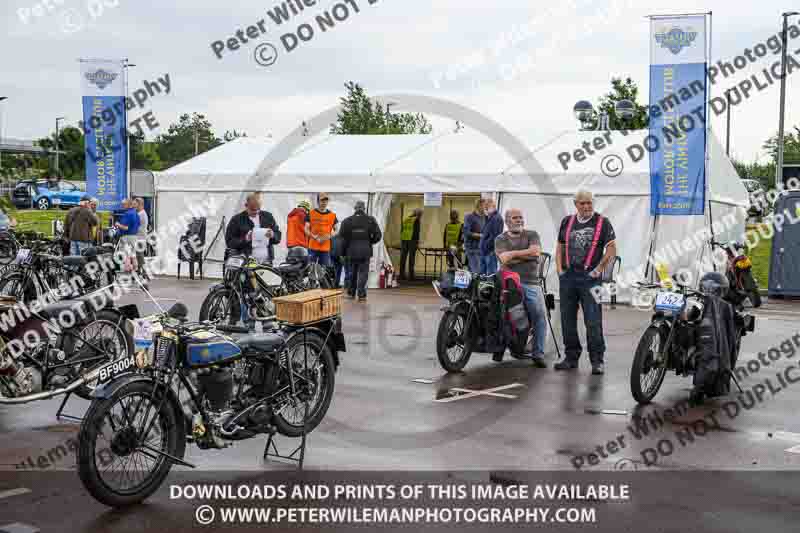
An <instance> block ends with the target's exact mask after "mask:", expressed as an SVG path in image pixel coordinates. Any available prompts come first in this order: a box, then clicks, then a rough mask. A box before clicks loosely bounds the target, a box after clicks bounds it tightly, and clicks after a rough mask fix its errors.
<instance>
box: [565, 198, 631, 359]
mask: <svg viewBox="0 0 800 533" xmlns="http://www.w3.org/2000/svg"><path fill="white" fill-rule="evenodd" d="M575 211H576V213H575V214H573V215H568V216H566V217H564V219H563V220H562V221H561V227H560V228H559V231H558V244H557V245H556V270H557V271H558V285H559V297H560V308H561V330H562V332H563V335H564V353H565V355H564V360H563V361H561V362H559V363H556V365H555V366H554V368H555V369H556V370H572V369H575V368H578V360H579V359H580V357H581V350H582V347H581V341H580V339H579V338H578V306H580V307H581V308H582V309H583V323H584V325H585V326H586V343H587V344H588V349H589V360H590V361H591V363H592V374H603V373H605V367H604V364H605V363H604V357H605V351H606V343H605V339H604V338H603V309H602V307H601V305H600V302H598V301H597V300H596V299H595V297H594V294H593V292H592V289H593V288H594V287H596V286H597V285H599V284H600V283H602V273H603V270H605V268H606V265H608V263H609V261H611V260H612V259H613V258H614V257H615V256H616V255H617V244H616V239H617V236H616V235H615V233H614V228H613V227H612V226H611V222H609V220H608V219H607V218H606V217H604V216H603V215H601V214H600V213H596V212H595V211H594V199H593V197H592V193H591V192H589V191H584V190H581V191H578V192H577V193H575Z"/></svg>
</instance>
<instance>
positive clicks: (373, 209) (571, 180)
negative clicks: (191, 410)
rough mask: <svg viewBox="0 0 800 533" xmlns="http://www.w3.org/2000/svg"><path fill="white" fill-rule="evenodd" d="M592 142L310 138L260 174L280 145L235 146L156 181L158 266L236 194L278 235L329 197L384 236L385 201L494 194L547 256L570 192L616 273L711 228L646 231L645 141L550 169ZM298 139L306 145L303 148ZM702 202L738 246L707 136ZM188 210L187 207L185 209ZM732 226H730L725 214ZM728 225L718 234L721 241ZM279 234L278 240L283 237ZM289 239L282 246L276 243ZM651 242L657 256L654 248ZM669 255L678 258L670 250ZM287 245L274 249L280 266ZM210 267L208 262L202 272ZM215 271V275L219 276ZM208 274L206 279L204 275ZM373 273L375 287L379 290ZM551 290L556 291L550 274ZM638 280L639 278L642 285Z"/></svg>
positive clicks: (742, 202) (618, 140) (573, 135)
mask: <svg viewBox="0 0 800 533" xmlns="http://www.w3.org/2000/svg"><path fill="white" fill-rule="evenodd" d="M599 133H600V132H564V133H561V134H559V135H557V136H555V137H554V138H552V139H550V140H549V141H547V142H546V143H543V144H539V145H538V146H537V144H535V143H533V142H531V141H530V140H528V139H525V138H523V139H521V141H522V143H523V144H524V145H525V146H528V147H530V148H529V149H530V152H531V153H532V158H529V159H527V160H523V161H519V160H518V159H519V156H516V157H515V156H514V155H512V153H510V152H511V151H510V150H509V151H507V150H506V149H504V147H502V146H499V145H497V144H496V143H494V142H492V141H491V140H489V139H487V138H486V137H484V136H483V135H481V134H478V133H476V132H472V131H460V132H454V133H446V134H442V135H376V136H366V135H352V136H347V135H324V136H321V137H316V138H310V139H308V140H307V142H305V143H301V142H298V143H297V144H298V147H296V148H294V149H293V150H291V151H289V152H287V153H288V156H287V157H281V158H278V160H277V161H276V162H275V164H273V165H272V166H271V169H265V168H264V167H265V161H268V160H271V159H273V158H274V157H275V153H276V151H277V149H276V146H277V144H276V143H275V142H274V141H273V140H272V139H263V138H250V137H245V138H240V139H237V140H235V141H232V142H229V143H226V144H224V145H222V146H220V147H217V148H215V149H213V150H210V151H208V152H206V153H203V154H201V155H199V156H197V157H195V158H192V159H190V160H188V161H186V162H184V163H181V164H179V165H177V166H175V167H172V168H170V169H168V170H166V171H164V172H159V173H156V180H155V189H156V224H157V225H158V228H157V229H158V230H159V231H160V233H161V235H162V236H163V237H164V238H163V239H162V245H161V246H160V247H159V248H160V249H159V256H160V257H162V259H165V261H166V264H167V272H173V273H174V272H175V270H176V268H175V267H176V261H175V258H174V257H175V255H176V254H175V252H172V251H173V250H177V246H178V238H179V234H180V231H178V232H176V231H169V232H165V231H164V228H166V227H169V226H170V223H172V224H173V227H181V228H183V227H185V224H182V225H180V226H179V224H178V221H180V222H183V221H182V220H180V217H181V216H184V217H186V216H188V214H189V212H190V209H197V206H199V205H202V204H204V203H205V202H207V201H209V200H212V201H213V205H214V206H215V208H214V210H213V212H212V213H211V214H209V215H208V216H207V237H206V239H207V242H210V241H211V240H212V239H213V238H214V236H215V235H216V234H217V232H218V230H219V229H220V227H221V225H222V224H223V222H225V223H226V222H227V220H229V219H230V217H231V215H233V214H235V213H237V212H239V211H241V210H242V208H243V200H244V194H245V193H247V192H251V191H254V190H257V191H261V192H263V195H264V208H265V209H267V210H269V211H271V212H272V214H273V215H274V216H275V218H276V220H277V221H278V223H279V225H280V226H281V228H282V229H285V224H286V217H287V215H288V213H289V211H290V210H291V209H292V208H293V207H294V206H295V205H296V204H297V202H298V201H299V200H301V199H308V198H311V197H313V196H314V195H315V194H316V193H318V192H321V191H325V192H327V193H329V195H330V198H331V201H330V209H332V210H333V211H334V212H336V213H337V214H338V215H339V218H340V219H342V218H344V217H346V216H349V215H350V214H351V213H352V212H353V205H354V203H355V202H356V200H359V199H360V200H364V201H365V202H367V203H368V206H369V211H370V213H371V214H373V215H374V216H375V217H376V218H377V219H378V222H379V223H380V224H381V225H384V224H385V222H386V219H387V217H388V213H389V206H390V204H391V198H392V194H393V193H425V192H429V193H430V192H441V193H484V194H487V193H491V194H494V195H496V197H497V198H498V200H499V205H500V209H505V208H508V207H511V206H514V207H519V208H521V209H522V210H523V211H524V212H525V214H526V226H527V227H528V228H530V229H535V230H537V231H538V232H539V233H540V235H541V237H542V242H543V245H544V248H545V251H548V252H552V251H553V250H554V248H555V239H556V231H557V226H558V222H559V221H560V220H561V218H562V217H563V216H565V215H567V214H568V213H571V212H572V211H573V210H574V208H573V206H572V196H573V194H574V193H575V191H577V190H578V189H588V190H591V191H593V192H594V194H595V197H596V201H595V206H596V209H597V210H598V211H600V212H601V213H603V214H604V215H605V216H607V217H609V219H610V220H611V222H612V224H613V225H614V227H615V229H616V232H617V238H618V253H619V255H620V256H621V257H622V258H623V270H629V269H632V268H636V267H637V266H639V265H643V264H644V263H645V262H646V258H647V256H648V254H649V253H650V252H651V251H658V250H661V249H662V248H663V247H664V246H665V245H668V244H669V243H671V242H672V241H675V240H678V241H680V240H682V239H684V238H686V237H687V236H688V235H690V234H691V233H692V232H695V231H698V230H701V229H702V228H704V227H707V225H708V216H706V217H703V216H680V217H677V216H671V217H660V220H659V221H658V223H657V224H654V220H653V217H651V216H650V184H649V176H650V172H649V167H648V158H647V156H646V155H645V157H643V158H642V159H641V160H639V161H633V160H632V159H631V158H630V156H629V155H628V154H627V152H626V148H627V147H628V146H629V145H631V144H635V143H637V142H638V143H639V144H641V142H642V139H643V138H644V137H645V136H646V135H647V132H646V131H636V132H629V134H628V135H623V134H621V133H620V132H610V133H607V134H608V135H610V138H611V140H612V143H611V145H610V146H609V147H607V148H606V149H604V150H601V151H599V152H597V153H596V154H595V155H593V156H590V157H588V158H586V159H585V160H584V161H582V162H579V163H576V162H574V161H573V162H570V164H569V169H568V170H566V171H565V170H564V169H563V168H562V166H561V164H560V162H559V160H558V155H559V154H560V153H562V152H570V153H571V152H573V151H574V150H576V149H578V148H581V146H582V143H584V141H588V142H590V143H591V142H593V140H594V139H595V138H596V137H597V136H598V134H599ZM303 140H305V139H303ZM709 154H710V162H709V172H708V174H709V178H708V180H707V181H708V200H710V203H711V206H712V215H713V217H712V219H713V222H714V225H715V227H714V229H715V232H716V233H717V234H718V240H724V239H726V238H729V237H739V236H740V235H741V233H742V232H743V230H744V217H743V216H741V213H742V208H744V207H746V206H747V205H748V196H747V192H746V190H745V188H744V186H743V185H742V183H741V181H740V180H739V177H738V175H737V173H736V171H735V169H734V168H733V165H732V164H731V162H730V160H729V159H728V158H727V157H726V156H725V154H724V152H723V151H722V150H721V148H720V145H719V142H718V141H717V140H716V138H714V137H713V136H711V137H710V150H709ZM607 155H618V156H620V158H621V161H622V164H623V165H624V170H623V171H622V173H621V174H620V175H618V176H616V177H607V176H605V175H604V174H603V173H602V172H601V171H600V165H601V161H602V159H603V157H605V156H607ZM193 206H194V207H193ZM733 213H736V214H737V215H738V216H737V218H736V221H735V222H734V221H733V219H732V217H730V216H728V218H727V219H725V218H724V217H725V216H726V215H731V214H733ZM723 220H726V221H727V228H726V231H725V233H724V234H720V233H721V232H720V231H719V230H720V229H721V228H722V225H723V223H722V221H723ZM284 234H285V232H284ZM284 239H285V236H284ZM653 241H655V248H653V249H651V245H652V243H653ZM669 250H674V248H672V249H669ZM223 253H224V228H222V232H221V233H220V234H219V236H218V238H217V239H216V241H215V242H214V244H213V246H212V247H211V248H210V250H208V255H207V257H208V258H209V259H216V260H220V259H221V258H222V257H223ZM703 253H705V254H707V253H708V252H707V250H706V251H703V250H702V249H699V248H698V249H689V247H688V246H685V247H684V251H683V253H673V254H669V253H668V254H666V255H664V254H662V256H663V257H664V262H665V263H667V264H668V266H669V267H670V268H671V269H672V270H674V269H676V268H678V267H682V266H688V265H691V264H694V263H695V262H696V261H697V259H698V258H699V257H700V256H701V255H702V254H703ZM284 254H285V245H284V246H280V247H278V248H277V249H276V256H277V257H276V258H277V259H278V260H280V259H282V258H283V256H284ZM380 261H388V253H387V251H386V249H385V247H384V246H383V245H382V244H381V245H377V246H376V263H377V264H380ZM207 264H208V263H207ZM217 272H218V269H217ZM211 273H212V275H213V273H214V271H213V269H212V270H211ZM374 274H375V272H374V268H373V276H372V277H373V279H371V284H372V285H373V286H374V284H375V281H376V280H375V279H374V278H375V275H374ZM551 276H552V278H551V279H549V282H550V286H551V287H555V286H556V284H557V280H556V279H555V276H554V275H553V273H552V271H551ZM639 279H641V275H639Z"/></svg>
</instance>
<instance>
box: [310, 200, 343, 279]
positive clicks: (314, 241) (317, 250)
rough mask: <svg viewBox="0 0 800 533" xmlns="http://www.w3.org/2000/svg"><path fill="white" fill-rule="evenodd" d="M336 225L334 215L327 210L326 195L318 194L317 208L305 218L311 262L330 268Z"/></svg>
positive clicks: (336, 221) (337, 222) (337, 221)
mask: <svg viewBox="0 0 800 533" xmlns="http://www.w3.org/2000/svg"><path fill="white" fill-rule="evenodd" d="M338 224H339V220H338V219H337V218H336V213H334V212H333V211H329V210H328V194H327V193H324V192H321V193H319V207H318V208H317V209H312V210H311V211H310V212H309V213H308V217H306V235H308V257H309V259H310V260H311V262H314V263H319V264H321V265H323V266H331V237H333V234H334V232H335V231H336V226H337V225H338Z"/></svg>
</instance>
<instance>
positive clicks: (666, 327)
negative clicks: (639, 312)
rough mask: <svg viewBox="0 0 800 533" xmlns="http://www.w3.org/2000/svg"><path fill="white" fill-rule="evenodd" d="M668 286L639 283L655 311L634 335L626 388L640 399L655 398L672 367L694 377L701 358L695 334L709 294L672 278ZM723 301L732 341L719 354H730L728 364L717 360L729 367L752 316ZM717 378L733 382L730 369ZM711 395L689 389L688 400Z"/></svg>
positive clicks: (749, 329)
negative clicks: (728, 308) (652, 296)
mask: <svg viewBox="0 0 800 533" xmlns="http://www.w3.org/2000/svg"><path fill="white" fill-rule="evenodd" d="M672 285H673V288H662V285H660V284H646V283H640V284H638V288H639V289H640V290H643V291H650V292H651V293H652V292H654V291H655V292H656V293H655V300H654V304H653V307H654V309H655V313H654V314H653V317H652V319H651V321H650V325H649V326H648V327H647V329H646V330H645V331H644V333H643V334H642V337H641V339H640V340H639V344H638V346H637V348H636V353H635V355H634V358H633V363H632V365H631V377H630V387H631V393H632V394H633V398H634V399H635V400H636V401H637V402H638V403H640V404H647V403H650V401H651V400H652V399H653V398H654V397H655V395H656V394H657V393H658V391H659V389H660V388H661V384H662V383H663V381H664V376H665V375H666V373H667V370H674V371H675V374H677V375H679V376H684V377H685V376H690V375H692V376H694V375H695V373H696V372H698V370H699V366H700V363H701V361H700V360H699V357H700V355H701V340H700V338H699V337H700V332H701V323H702V321H703V318H704V317H705V316H706V315H705V312H706V309H707V308H708V306H709V304H710V302H709V301H708V300H709V298H710V296H709V295H708V294H707V293H705V292H701V291H697V290H694V289H690V288H689V287H687V286H685V285H682V284H680V283H679V282H678V280H674V281H673V282H672ZM726 296H727V295H726ZM723 303H727V304H730V305H731V306H732V308H733V327H734V330H735V340H734V342H733V346H732V347H731V349H730V353H728V354H719V356H720V357H729V361H728V362H727V364H725V365H722V364H720V366H719V368H728V369H733V368H735V365H736V360H737V359H738V357H739V350H740V348H741V339H742V337H744V336H746V335H747V333H748V332H752V331H754V329H755V317H754V316H752V315H750V314H747V313H745V312H744V310H743V308H742V306H741V304H740V303H739V304H736V303H732V302H731V301H730V300H729V299H725V300H724V301H723ZM718 379H719V380H720V382H723V381H724V383H726V384H727V383H728V380H729V379H733V380H734V382H735V376H734V375H733V373H732V372H727V375H719V376H718ZM737 385H738V384H737ZM714 395H716V394H715V393H709V392H708V391H702V390H696V389H693V391H692V396H691V397H690V400H691V401H692V402H694V403H699V402H700V401H701V400H702V398H703V396H714Z"/></svg>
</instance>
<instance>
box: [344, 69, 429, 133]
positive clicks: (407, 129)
mask: <svg viewBox="0 0 800 533" xmlns="http://www.w3.org/2000/svg"><path fill="white" fill-rule="evenodd" d="M344 87H345V89H346V90H347V95H346V96H344V97H342V98H341V99H340V102H341V104H342V110H341V111H340V112H339V114H338V115H337V117H336V123H335V124H331V133H336V134H342V135H391V134H394V135H407V134H412V133H430V132H431V131H432V130H433V127H432V126H431V124H430V123H429V122H428V119H427V118H425V116H424V115H422V114H421V113H390V109H389V106H390V105H391V104H390V103H387V104H386V105H384V104H381V102H380V101H379V100H377V99H376V100H371V99H370V98H369V97H368V96H367V94H366V92H365V91H364V89H363V88H362V87H361V86H360V85H359V84H357V83H355V82H352V81H350V82H347V83H345V84H344Z"/></svg>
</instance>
